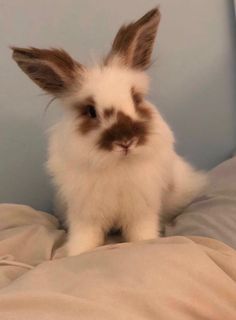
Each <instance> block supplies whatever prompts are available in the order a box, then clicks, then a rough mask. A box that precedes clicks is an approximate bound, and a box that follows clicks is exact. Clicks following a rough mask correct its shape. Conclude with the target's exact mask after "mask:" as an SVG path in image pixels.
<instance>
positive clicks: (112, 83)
mask: <svg viewBox="0 0 236 320" xmlns="http://www.w3.org/2000/svg"><path fill="white" fill-rule="evenodd" d="M159 21H160V12H159V10H158V9H157V8H155V9H153V10H151V11H149V12H148V13H146V14H145V15H144V16H143V17H142V18H140V19H139V20H137V21H136V22H134V23H131V24H129V25H126V26H123V27H121V28H120V30H119V31H118V33H117V35H116V37H115V39H114V41H113V44H112V48H111V50H110V52H109V53H108V55H107V56H106V58H105V59H104V61H103V62H102V63H101V64H100V66H99V67H95V68H86V67H85V66H83V65H82V64H80V63H78V62H77V61H75V60H74V59H73V58H71V57H70V55H69V54H68V53H66V52H65V51H64V50H58V49H49V50H45V49H37V48H27V49H24V48H13V58H14V60H15V61H16V62H17V63H18V65H19V67H20V68H21V69H22V70H23V71H24V72H25V73H26V74H27V75H28V76H29V77H30V78H31V79H32V80H33V81H34V82H35V83H36V84H37V85H39V86H40V87H41V88H42V89H44V90H45V91H47V92H48V93H50V94H52V95H54V96H55V97H57V98H59V99H62V100H63V102H65V104H66V106H67V107H68V109H69V110H70V112H71V114H73V116H72V117H71V119H72V123H71V125H72V126H73V129H75V130H74V131H73V132H75V136H74V137H73V141H75V140H76V139H77V140H76V142H75V143H74V149H77V148H76V145H78V146H79V149H80V150H81V153H80V154H88V153H89V152H90V151H89V150H93V151H94V150H95V151H94V152H100V153H102V154H106V155H111V154H112V155H113V157H114V154H115V155H117V156H118V157H120V156H122V157H123V158H124V156H126V157H127V156H131V155H132V154H137V153H139V152H141V149H142V148H146V151H147V149H148V148H147V147H148V146H149V150H150V149H152V148H150V146H151V143H152V139H151V136H152V134H151V131H152V130H153V128H152V125H153V122H154V121H153V119H154V118H155V110H154V108H153V107H152V106H151V105H150V104H149V103H147V102H145V101H144V96H145V94H146V92H147V87H148V84H147V82H148V81H147V77H146V76H145V73H144V71H145V70H146V69H147V68H148V66H149V65H150V60H151V53H152V49H153V45H154V39H155V36H156V32H157V28H158V25H159ZM71 109H72V110H71ZM68 143H69V142H68Z"/></svg>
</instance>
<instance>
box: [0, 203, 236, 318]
mask: <svg viewBox="0 0 236 320" xmlns="http://www.w3.org/2000/svg"><path fill="white" fill-rule="evenodd" d="M64 240H65V233H64V231H62V230H59V229H58V223H57V220H56V219H55V218H54V217H52V216H51V215H48V214H46V213H43V212H39V211H35V210H33V209H31V208H29V207H26V206H17V205H4V204H3V205H0V319H1V320H13V319H14V320H28V319H29V320H44V319H45V320H46V319H50V320H54V319H55V320H60V319H63V320H65V319H66V320H67V319H76V320H78V319H80V320H84V319H86V320H88V319H89V320H90V319H93V320H100V319H101V320H107V319H109V320H116V319H117V320H118V319H119V320H126V319H127V320H133V319H135V320H139V319H140V320H141V319H142V320H144V319H145V320H149V319H153V320H154V319H155V320H162V319H163V320H169V319H173V320H178V319H180V320H187V319H188V320H190V319H198V320H200V319H206V320H211V319H212V320H218V319H219V320H231V319H232V320H235V319H236V251H234V250H233V249H231V248H230V247H228V246H226V245H224V244H223V243H221V242H218V241H216V240H211V239H208V238H200V237H192V238H186V237H170V238H163V239H160V240H156V241H147V242H142V243H136V244H130V243H123V244H115V245H108V246H104V247H101V248H98V249H96V250H94V251H92V252H88V253H85V254H82V255H80V256H76V257H70V258H60V259H55V255H57V256H60V255H61V254H62V253H63V252H62V251H61V252H60V250H61V249H58V248H59V247H60V246H61V245H62V244H63V242H64Z"/></svg>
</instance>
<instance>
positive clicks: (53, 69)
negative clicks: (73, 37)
mask: <svg viewBox="0 0 236 320" xmlns="http://www.w3.org/2000/svg"><path fill="white" fill-rule="evenodd" d="M12 50H13V59H14V60H15V61H16V62H17V64H18V65H19V67H20V68H21V69H22V70H23V71H24V72H25V73H26V74H27V75H28V76H29V77H30V78H31V79H32V80H33V81H34V82H35V83H36V84H38V85H39V86H40V87H41V88H42V89H44V90H46V91H48V92H50V93H53V94H59V93H62V92H63V91H64V90H65V89H68V86H69V85H70V84H71V81H72V80H74V78H75V71H76V70H79V69H81V71H82V69H83V67H82V66H81V65H80V64H79V63H78V62H76V61H75V60H73V59H72V58H71V57H70V55H69V54H68V53H67V52H66V51H64V50H62V49H50V50H49V49H37V48H16V47H13V48H12Z"/></svg>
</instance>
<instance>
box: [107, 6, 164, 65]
mask: <svg viewBox="0 0 236 320" xmlns="http://www.w3.org/2000/svg"><path fill="white" fill-rule="evenodd" d="M160 18H161V15H160V11H159V9H158V8H154V9H152V10H151V11H149V12H148V13H146V14H145V15H144V16H143V17H142V18H140V19H139V20H137V21H136V22H134V23H131V24H129V25H127V26H123V27H121V28H120V30H119V31H118V33H117V35H116V37H115V39H114V42H113V45H112V50H111V52H110V53H109V55H108V57H107V59H106V62H107V63H109V61H111V60H112V58H113V57H114V56H119V57H120V58H121V59H122V60H121V61H122V62H123V63H124V64H125V65H128V66H130V67H133V68H137V69H141V70H143V69H146V68H147V67H148V66H149V65H150V61H151V54H152V49H153V45H154V40H155V36H156V32H157V28H158V25H159V22H160Z"/></svg>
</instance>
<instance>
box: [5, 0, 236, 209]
mask: <svg viewBox="0 0 236 320" xmlns="http://www.w3.org/2000/svg"><path fill="white" fill-rule="evenodd" d="M157 4H161V11H162V22H161V27H160V30H159V36H158V41H157V47H156V48H155V57H156V58H157V59H155V63H154V65H153V67H152V70H151V71H150V75H151V76H152V79H153V81H152V86H151V93H150V98H151V99H152V101H153V102H155V103H156V105H157V106H158V107H159V109H160V110H161V112H162V113H163V115H164V117H165V118H166V119H167V120H168V122H169V123H170V124H171V126H172V128H173V130H174V131H175V133H176V136H177V149H178V150H179V152H180V153H181V154H183V155H185V156H186V157H187V158H188V159H189V160H191V161H192V162H193V163H194V164H195V165H197V166H198V167H200V168H206V169H208V168H211V167H212V166H214V165H216V164H217V163H219V162H220V161H222V160H223V159H225V158H226V157H228V156H229V155H230V154H231V153H232V151H233V150H234V149H235V148H236V142H235V141H236V139H235V137H236V111H235V102H236V95H235V83H236V82H235V75H236V72H235V71H236V70H235V69H236V67H235V40H236V37H235V21H234V12H233V0H232V1H231V0H207V1H206V0H178V1H173V0H163V1H158V2H157V1H153V0H135V1H134V0H133V1H114V0H99V1H98V0H86V1H85V0H84V1H79V0H50V1H48V0H41V1H31V0H15V1H9V0H0V39H1V41H0V52H1V59H0V81H1V83H0V99H1V100H0V103H1V104H0V182H1V183H0V202H17V203H26V204H29V205H32V206H34V207H35V208H41V209H45V210H49V208H50V204H51V188H50V186H49V180H48V178H47V177H46V174H45V173H44V169H43V163H44V160H45V157H46V136H45V131H46V129H47V128H48V126H49V125H50V124H51V123H53V122H54V121H55V119H57V117H58V116H59V115H60V112H61V111H60V108H59V106H58V105H57V103H54V104H53V105H52V106H51V107H50V109H49V111H48V112H47V113H46V114H44V107H45V106H46V104H47V102H48V101H49V97H47V96H45V95H42V94H41V91H40V89H38V88H37V87H36V86H35V85H34V84H33V83H32V82H31V81H30V80H29V79H28V78H27V77H26V76H25V75H24V74H23V73H22V72H21V71H20V70H19V69H18V67H17V66H16V65H15V63H14V62H13V61H12V60H11V52H10V50H9V49H8V46H9V45H17V46H36V47H50V46H54V47H57V46H59V47H63V48H65V49H66V50H68V51H69V52H70V53H71V54H72V55H73V56H74V57H75V58H78V59H79V60H80V61H81V62H83V63H86V61H89V59H90V58H94V57H98V56H102V55H103V54H104V53H105V52H106V51H107V50H108V49H109V46H110V44H111V41H112V37H113V36H114V34H115V32H116V31H117V29H118V27H119V26H120V25H121V24H122V23H124V22H127V21H130V20H132V19H134V18H138V17H139V16H141V15H142V14H144V13H145V12H146V11H147V10H149V9H151V8H152V7H153V6H156V5H157Z"/></svg>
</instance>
